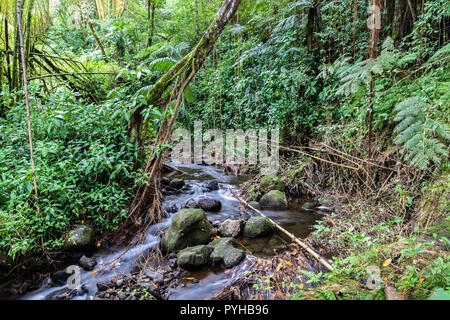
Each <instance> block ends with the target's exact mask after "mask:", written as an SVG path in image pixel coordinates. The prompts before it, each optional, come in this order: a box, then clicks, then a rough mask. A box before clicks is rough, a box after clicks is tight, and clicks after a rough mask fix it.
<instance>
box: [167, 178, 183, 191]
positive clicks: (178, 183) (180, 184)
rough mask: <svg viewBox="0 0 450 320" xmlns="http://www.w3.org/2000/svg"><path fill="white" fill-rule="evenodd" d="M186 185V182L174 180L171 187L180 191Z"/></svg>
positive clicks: (170, 184)
mask: <svg viewBox="0 0 450 320" xmlns="http://www.w3.org/2000/svg"><path fill="white" fill-rule="evenodd" d="M184 184H185V183H184V180H181V179H173V180H172V181H170V183H169V187H171V188H174V189H177V190H179V189H181V188H183V187H184Z"/></svg>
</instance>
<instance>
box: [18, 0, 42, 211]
mask: <svg viewBox="0 0 450 320" xmlns="http://www.w3.org/2000/svg"><path fill="white" fill-rule="evenodd" d="M23 3H24V0H18V1H17V4H16V5H17V7H16V13H17V22H18V23H17V29H18V30H17V33H18V38H19V45H20V57H21V60H22V63H21V64H22V73H23V88H24V91H25V106H26V110H27V126H28V143H29V147H30V163H31V174H32V176H33V186H34V194H35V196H36V201H37V197H38V187H37V181H36V170H35V167H34V155H33V137H32V134H31V112H30V102H29V99H28V81H27V67H26V61H25V49H24V41H23V32H22V8H23ZM37 209H38V214H39V207H38V206H37Z"/></svg>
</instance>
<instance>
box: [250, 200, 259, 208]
mask: <svg viewBox="0 0 450 320" xmlns="http://www.w3.org/2000/svg"><path fill="white" fill-rule="evenodd" d="M248 204H249V205H251V206H252V207H253V208H255V209H258V210H259V209H261V206H260V204H259V202H258V201H250V202H249V203H248Z"/></svg>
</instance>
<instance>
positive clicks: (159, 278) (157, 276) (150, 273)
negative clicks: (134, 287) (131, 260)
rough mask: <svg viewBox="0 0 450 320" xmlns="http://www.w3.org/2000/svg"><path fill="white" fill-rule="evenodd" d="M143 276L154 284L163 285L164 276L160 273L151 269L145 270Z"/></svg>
mask: <svg viewBox="0 0 450 320" xmlns="http://www.w3.org/2000/svg"><path fill="white" fill-rule="evenodd" d="M144 274H145V275H146V276H147V277H148V278H149V279H150V280H152V281H153V282H154V283H157V284H159V285H161V284H163V283H164V275H163V274H162V273H161V272H158V271H154V270H151V269H145V270H144Z"/></svg>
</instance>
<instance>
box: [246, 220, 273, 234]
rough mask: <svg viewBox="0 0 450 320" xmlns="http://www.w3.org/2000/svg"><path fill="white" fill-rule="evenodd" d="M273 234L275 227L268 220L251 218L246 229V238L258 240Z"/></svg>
mask: <svg viewBox="0 0 450 320" xmlns="http://www.w3.org/2000/svg"><path fill="white" fill-rule="evenodd" d="M272 232H273V226H272V224H271V223H270V222H269V220H268V219H267V218H264V217H251V218H250V219H249V220H248V221H247V222H246V223H245V227H244V237H247V238H258V237H262V236H265V235H268V234H270V233H272Z"/></svg>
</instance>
